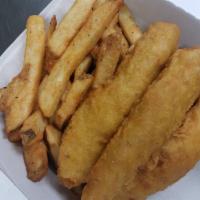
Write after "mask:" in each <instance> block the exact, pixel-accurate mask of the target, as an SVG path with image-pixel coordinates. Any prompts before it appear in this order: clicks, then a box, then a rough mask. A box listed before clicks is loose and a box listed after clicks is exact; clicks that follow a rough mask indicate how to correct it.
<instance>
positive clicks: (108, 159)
mask: <svg viewBox="0 0 200 200" xmlns="http://www.w3.org/2000/svg"><path fill="white" fill-rule="evenodd" d="M199 94H200V49H189V50H178V51H177V52H176V53H175V54H174V56H173V58H172V60H171V62H170V64H169V67H168V68H167V69H166V70H164V72H163V73H162V74H161V75H160V76H159V78H158V79H157V80H156V81H155V82H154V83H153V84H152V86H151V87H150V88H149V89H148V91H147V92H146V94H145V95H144V98H143V99H142V101H141V103H140V104H139V105H138V106H136V107H135V108H134V109H133V110H132V112H131V114H130V115H129V116H128V119H127V120H126V121H125V122H124V124H123V126H122V127H121V128H120V129H119V131H118V133H117V134H116V135H115V136H114V137H113V139H112V140H111V142H110V144H108V146H107V148H106V149H105V151H104V153H103V155H102V156H101V158H100V159H99V160H98V162H97V163H96V165H95V166H94V168H93V170H92V172H91V177H90V179H89V182H88V185H87V186H86V188H85V190H84V193H83V197H82V199H83V200H85V199H87V200H93V199H95V200H102V199H104V200H110V199H116V200H117V199H120V200H121V199H124V198H120V197H121V196H124V194H125V193H126V192H127V188H129V185H131V184H134V182H135V178H136V174H137V170H138V168H140V167H141V166H143V165H145V163H147V162H148V160H149V158H150V156H151V155H152V153H154V152H156V151H159V150H160V148H161V147H162V145H163V144H164V142H166V141H167V139H169V137H170V136H171V135H172V132H173V131H175V130H176V129H177V128H178V127H179V126H180V124H181V123H182V121H183V119H184V117H185V114H186V112H187V111H188V109H189V108H190V107H191V106H192V104H193V103H194V101H195V100H196V99H197V98H198V96H199ZM111 172H112V173H111ZM130 174H131V176H130ZM124 200H125V199H124ZM127 200H128V199H127Z"/></svg>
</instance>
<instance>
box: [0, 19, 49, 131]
mask: <svg viewBox="0 0 200 200" xmlns="http://www.w3.org/2000/svg"><path fill="white" fill-rule="evenodd" d="M45 35H46V34H45V28H44V19H43V18H42V17H40V16H31V17H29V19H28V21H27V39H26V49H25V58H24V67H23V69H22V71H21V73H20V74H19V75H18V76H16V77H15V78H14V79H13V80H12V82H11V83H10V84H9V85H8V87H7V89H6V90H5V92H3V95H2V97H1V102H0V103H1V106H0V107H1V108H2V107H3V111H4V112H5V128H6V132H7V133H9V132H11V131H13V130H15V129H17V128H19V127H20V126H21V125H22V123H23V122H24V120H25V119H26V118H27V117H28V116H29V115H30V113H31V112H32V110H33V108H34V105H35V101H36V98H37V91H38V87H39V82H40V78H41V74H42V65H43V58H44V50H45Z"/></svg>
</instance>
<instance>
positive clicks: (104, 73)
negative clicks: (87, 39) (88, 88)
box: [93, 32, 120, 88]
mask: <svg viewBox="0 0 200 200" xmlns="http://www.w3.org/2000/svg"><path fill="white" fill-rule="evenodd" d="M119 41H120V40H119V37H118V34H117V33H116V32H115V33H114V34H112V35H109V36H108V37H107V38H105V39H104V40H103V41H102V43H101V46H100V52H99V55H98V59H97V63H96V69H95V75H94V82H93V87H94V88H97V87H99V86H101V85H104V84H105V83H106V82H107V81H108V80H110V79H111V78H112V76H113V74H114V72H115V70H116V67H117V64H118V61H119V58H120V42H119Z"/></svg>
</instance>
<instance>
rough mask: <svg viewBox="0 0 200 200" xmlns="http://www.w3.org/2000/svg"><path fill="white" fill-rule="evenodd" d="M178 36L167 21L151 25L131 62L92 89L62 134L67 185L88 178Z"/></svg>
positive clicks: (61, 162) (62, 176)
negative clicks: (104, 82) (102, 83)
mask: <svg viewBox="0 0 200 200" xmlns="http://www.w3.org/2000/svg"><path fill="white" fill-rule="evenodd" d="M152 38H153V39H152ZM178 40H179V29H178V27H177V26H176V25H174V24H169V23H164V22H158V23H155V24H153V25H151V26H150V28H149V29H148V31H147V32H146V33H145V34H144V36H143V39H142V40H140V41H139V42H138V44H137V45H136V48H135V51H134V54H132V55H131V56H130V57H129V56H128V59H129V58H130V60H128V63H127V65H126V66H123V67H119V70H118V71H117V73H116V74H115V76H114V78H113V80H112V81H111V82H110V83H109V84H107V85H105V86H104V87H99V88H97V89H95V90H93V91H91V92H90V93H89V95H88V96H87V98H86V99H85V100H84V101H83V103H82V104H81V106H80V107H79V108H78V109H77V111H76V112H75V113H74V115H73V117H72V119H71V120H70V123H69V124H68V128H66V130H65V132H64V135H63V137H62V143H61V147H60V152H59V159H58V163H59V167H58V177H59V180H60V182H61V183H62V184H63V185H64V186H66V187H69V188H71V187H76V186H78V185H80V184H81V183H84V182H87V180H88V176H89V174H90V170H91V169H92V167H93V165H94V164H95V162H96V161H97V160H98V158H99V156H100V155H101V153H102V151H103V150H104V148H105V147H106V145H107V143H108V142H109V141H110V139H111V138H112V137H113V134H114V133H115V131H116V130H117V128H118V127H119V125H120V124H121V122H122V121H123V120H124V116H126V115H127V114H128V113H129V111H130V108H131V107H132V106H135V105H137V104H138V101H139V100H140V98H141V97H142V95H143V94H144V92H145V91H146V89H147V88H148V85H149V84H150V83H151V82H152V81H153V80H154V79H155V77H156V76H157V75H158V73H159V72H160V70H161V69H162V66H163V64H164V63H165V62H166V61H167V60H168V58H169V56H171V54H172V53H173V52H174V51H175V50H176V47H177V44H178ZM143 52H145V53H143ZM122 64H123V65H124V64H126V62H125V61H123V62H122ZM96 194H98V193H96ZM94 199H96V198H94ZM102 199H104V198H102Z"/></svg>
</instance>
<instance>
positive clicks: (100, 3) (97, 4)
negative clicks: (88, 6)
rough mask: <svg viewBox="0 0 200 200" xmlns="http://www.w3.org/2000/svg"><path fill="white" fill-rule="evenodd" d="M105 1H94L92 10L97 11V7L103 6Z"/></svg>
mask: <svg viewBox="0 0 200 200" xmlns="http://www.w3.org/2000/svg"><path fill="white" fill-rule="evenodd" d="M107 1H108V0H96V2H95V4H94V9H97V8H98V7H99V6H101V5H102V4H104V3H105V2H107Z"/></svg>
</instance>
